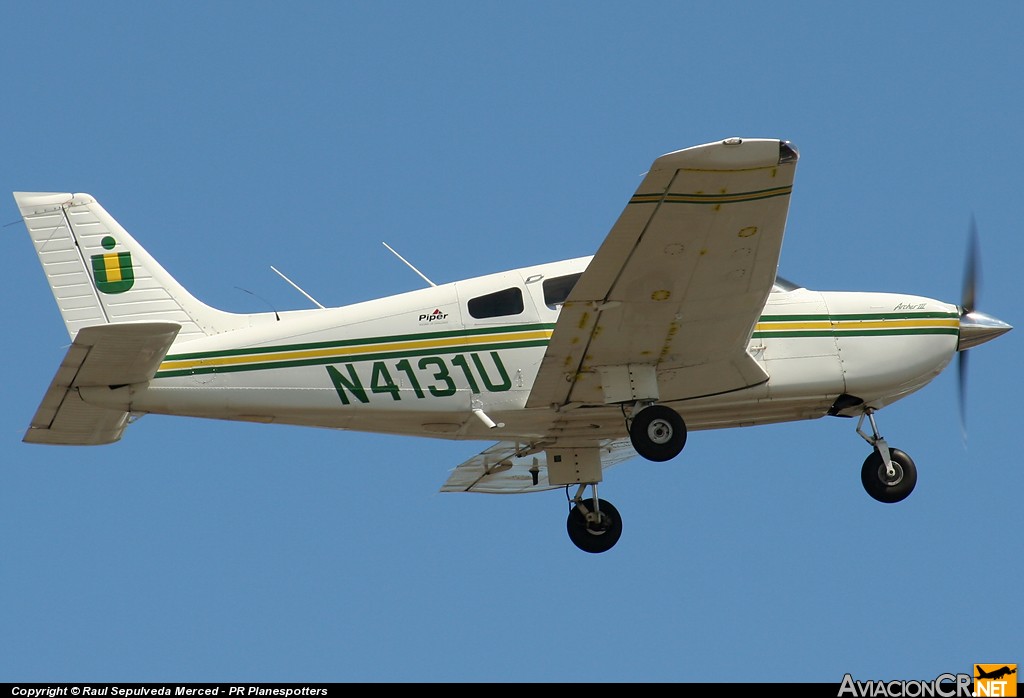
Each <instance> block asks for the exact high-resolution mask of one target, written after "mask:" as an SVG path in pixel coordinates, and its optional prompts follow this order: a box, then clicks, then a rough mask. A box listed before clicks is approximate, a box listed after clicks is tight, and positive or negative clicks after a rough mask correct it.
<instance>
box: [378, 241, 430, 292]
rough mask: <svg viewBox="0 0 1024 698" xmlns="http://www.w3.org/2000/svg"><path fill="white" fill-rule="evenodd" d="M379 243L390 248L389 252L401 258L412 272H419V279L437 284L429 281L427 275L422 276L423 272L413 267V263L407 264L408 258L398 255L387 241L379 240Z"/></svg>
mask: <svg viewBox="0 0 1024 698" xmlns="http://www.w3.org/2000/svg"><path fill="white" fill-rule="evenodd" d="M381 244H382V245H384V247H386V248H388V249H389V250H391V254H393V255H395V256H396V257H398V258H399V259H400V260H402V261H403V262H404V263H405V266H407V267H409V268H410V269H412V270H413V271H414V272H416V273H417V274H419V275H420V278H421V279H423V280H424V281H426V282H427V283H428V284H430V285H431V286H437V284H435V283H434V282H433V281H431V280H430V279H428V278H427V277H425V276H423V272H421V271H420V270H419V269H417V268H416V267H414V266H413V265H411V264H409V262H408V260H406V258H405V257H403V256H402V255H400V254H398V253H397V252H395V251H394V250H393V249H392V248H391V245H389V244H388V243H386V242H381Z"/></svg>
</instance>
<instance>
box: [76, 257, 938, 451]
mask: <svg viewBox="0 0 1024 698" xmlns="http://www.w3.org/2000/svg"><path fill="white" fill-rule="evenodd" d="M589 260H590V258H589V257H583V258H577V259H573V260H567V261H563V262H555V263H551V264H546V265H539V266H535V267H528V268H524V269H520V270H514V271H509V272H503V273H499V274H492V275H488V276H483V277H477V278H474V279H469V280H466V281H460V282H455V283H451V284H445V285H441V286H436V287H430V288H424V289H421V290H417V291H412V292H409V293H404V294H400V295H397V296H392V297H389V298H383V299H379V300H373V301H367V302H364V303H358V304H355V305H350V306H346V307H340V308H328V309H317V310H302V311H291V312H284V313H280V314H274V313H261V314H257V315H252V316H250V319H251V320H250V324H251V326H250V327H248V328H246V329H240V330H234V331H232V332H227V333H222V334H216V335H212V336H209V337H202V338H199V339H191V340H190V341H186V342H180V341H179V342H176V343H175V344H174V345H173V346H172V348H171V350H170V352H169V353H168V355H167V356H166V358H165V359H164V361H163V363H162V364H161V366H160V369H159V371H158V372H157V374H156V376H155V377H154V379H153V380H152V381H150V382H149V384H148V385H134V386H125V387H124V388H122V389H120V390H110V389H107V388H95V389H82V390H81V394H82V397H83V399H84V400H85V401H86V402H89V403H91V404H94V405H97V406H105V407H115V408H117V409H124V410H127V411H130V412H134V413H154V414H168V415H180V416H191V417H207V418H216V419H229V420H239V421H253V422H264V423H271V422H273V423H280V424H294V425H304V426H318V427H327V428H335V429H351V430H358V431H372V432H379V433H393V434H409V435H417V436H432V437H438V438H450V439H488V438H494V437H499V438H502V439H520V440H523V441H530V440H533V439H539V438H541V437H542V436H543V435H544V434H545V433H550V431H551V429H552V427H553V426H554V428H555V429H556V431H558V432H559V433H561V434H563V435H564V436H565V437H566V438H569V437H571V436H573V435H575V434H581V435H582V434H586V433H587V432H591V431H597V430H598V429H601V430H605V433H607V435H609V436H612V437H622V436H625V434H626V426H625V424H624V422H623V419H622V411H621V407H620V405H617V404H603V403H596V404H587V405H574V406H572V407H571V408H567V409H562V410H559V411H554V410H550V409H524V408H525V404H526V401H527V398H528V396H529V394H530V390H531V388H532V386H533V383H534V379H535V377H536V375H537V372H538V368H539V366H540V362H541V359H542V358H543V356H544V351H545V347H546V346H547V343H548V340H549V339H550V337H551V335H552V332H553V330H554V327H555V321H556V320H557V319H558V315H559V312H560V309H561V301H562V300H564V297H563V298H561V299H560V300H559V302H558V303H551V302H549V301H550V300H551V299H550V298H546V297H545V290H544V289H545V286H544V282H545V281H546V280H551V279H567V280H569V281H570V282H571V281H572V280H573V279H574V275H576V274H579V273H581V272H582V271H583V270H584V269H585V268H586V266H587V264H588V262H589ZM570 288H571V286H570ZM566 293H567V291H566ZM502 294H506V295H505V296H503V295H502ZM512 295H515V296H516V298H517V299H518V298H521V302H519V301H518V300H514V301H513V302H512V303H511V305H509V306H508V307H507V308H506V307H505V306H503V305H502V303H504V302H506V301H507V297H506V296H512ZM480 299H485V300H484V301H483V302H482V301H481V300H480ZM495 299H496V300H495ZM488 303H490V304H491V305H487V304H488ZM492 306H493V307H492ZM506 311H508V312H506ZM481 315H484V316H485V317H479V316H481ZM957 334H958V311H957V308H956V306H954V305H950V304H947V303H942V302H939V301H935V300H932V299H928V298H922V297H918V296H912V295H906V294H888V293H861V292H858V293H848V292H818V291H811V290H807V289H803V288H797V289H793V290H788V287H783V286H780V285H776V287H775V289H774V290H773V292H772V293H771V295H770V297H769V299H768V302H767V304H766V306H765V308H764V310H763V312H762V313H761V316H760V319H759V320H758V322H757V324H756V327H755V328H754V331H753V334H752V336H751V339H750V342H749V346H748V352H749V353H750V355H751V356H753V357H754V359H755V360H756V361H757V362H758V363H759V364H760V365H761V366H762V368H763V369H764V370H765V372H766V373H767V375H768V376H769V379H768V380H767V382H764V383H761V384H759V385H755V386H752V387H748V388H745V389H742V390H737V391H733V392H729V393H726V394H721V395H695V396H686V397H685V398H683V399H679V400H672V399H671V397H668V398H667V399H665V402H666V404H670V405H672V407H674V408H675V409H677V410H678V411H679V412H680V414H682V415H683V417H684V418H685V419H686V422H687V426H688V428H690V429H691V430H700V429H710V428H722V427H732V426H742V425H751V424H766V423H772V422H781V421H791V420H800V419H813V418H817V417H821V416H823V415H825V414H828V413H829V410H830V409H833V406H834V405H835V404H836V400H837V398H838V397H839V396H841V395H852V396H856V397H857V398H859V399H860V400H862V401H863V404H868V405H871V406H874V407H876V408H880V407H882V406H884V405H885V404H888V403H891V402H893V401H895V400H897V399H899V398H901V397H903V396H905V395H908V394H910V393H911V392H914V391H915V390H918V389H919V388H921V387H923V386H924V385H926V384H927V383H928V382H929V381H930V380H931V379H932V378H934V377H935V376H936V375H938V373H939V372H941V370H942V369H943V368H944V367H945V366H946V365H947V364H948V363H949V361H950V359H951V358H952V356H953V355H954V354H955V352H956V348H957ZM666 359H667V360H669V361H670V360H671V357H666ZM684 389H685V387H684ZM669 390H670V391H671V390H672V387H671V385H669ZM678 394H681V395H685V392H680V393H678ZM474 410H477V411H479V412H482V413H483V414H484V415H486V416H487V417H488V418H489V419H490V420H491V423H492V424H497V425H501V426H497V427H494V428H492V427H491V426H489V424H488V423H487V422H486V421H485V420H484V419H481V418H478V417H479V415H478V414H477V412H474Z"/></svg>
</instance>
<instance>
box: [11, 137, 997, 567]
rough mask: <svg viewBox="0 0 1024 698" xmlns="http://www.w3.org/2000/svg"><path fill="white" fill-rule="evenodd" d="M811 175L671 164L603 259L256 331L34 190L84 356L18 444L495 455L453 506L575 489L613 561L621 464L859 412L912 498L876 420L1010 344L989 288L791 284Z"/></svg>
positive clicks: (729, 146) (677, 159)
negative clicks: (449, 445) (982, 293)
mask: <svg viewBox="0 0 1024 698" xmlns="http://www.w3.org/2000/svg"><path fill="white" fill-rule="evenodd" d="M797 160H798V152H797V149H796V148H795V147H794V146H793V145H792V144H791V143H789V142H788V141H781V140H777V139H764V138H728V139H725V140H722V141H718V142H715V143H708V144H705V145H699V146H695V147H692V148H686V149H683V150H678V151H675V152H672V153H668V154H667V155H663V156H661V157H659V158H657V159H656V160H655V161H654V163H653V164H652V165H651V168H650V170H649V171H648V172H647V173H646V174H645V175H644V177H643V180H642V181H641V183H640V185H639V187H638V188H637V190H636V193H635V194H634V195H633V196H632V198H631V199H629V201H628V202H627V204H626V206H625V210H624V211H623V212H622V214H621V216H620V217H619V218H618V220H617V221H616V222H615V225H614V226H613V227H612V229H611V232H610V233H609V234H608V236H607V237H606V238H605V240H604V242H603V243H602V244H601V246H600V247H599V248H598V250H597V252H596V253H595V254H594V255H592V256H589V257H580V258H577V259H570V260H566V261H561V262H552V263H548V264H540V265H537V266H532V267H526V268H523V269H515V270H512V271H506V272H503V273H496V274H490V275H487V276H480V277H477V278H471V279H467V280H465V281H457V282H454V283H447V284H443V285H436V284H433V283H432V282H430V286H429V287H427V288H423V289H420V290H415V291H411V292H407V293H402V294H399V295H395V296H391V297H387V298H381V299H377V300H371V301H367V302H362V303H357V304H354V305H349V306H344V307H337V308H325V307H322V306H320V307H318V308H313V309H303V310H292V311H287V312H265V313H254V314H238V313H229V312H224V311H221V310H217V309H214V308H212V307H210V306H208V305H206V304H204V303H202V302H201V301H199V300H197V299H196V298H195V297H194V296H192V295H191V294H190V293H189V292H188V291H187V290H185V288H183V287H182V286H181V285H180V284H179V283H178V282H176V281H175V280H174V279H173V278H172V277H171V275H170V274H169V273H168V272H167V271H165V270H164V268H163V267H162V266H161V265H160V264H159V263H158V262H157V261H156V260H155V259H153V257H151V256H150V255H149V254H148V253H147V252H146V251H145V249H143V247H142V246H141V245H139V244H138V243H137V242H136V241H135V240H134V239H133V238H132V237H131V236H130V235H129V234H128V232H127V231H125V229H124V228H122V227H121V226H120V225H119V224H118V223H117V222H116V221H115V220H114V219H113V218H112V217H111V216H110V215H109V214H108V213H107V212H106V211H105V210H104V209H103V208H102V207H101V206H100V204H99V203H98V202H97V201H96V199H94V198H93V197H92V196H89V195H87V194H67V193H25V192H17V193H15V194H14V198H15V200H16V201H17V204H18V207H19V208H20V210H21V214H22V216H23V218H24V220H25V225H26V226H27V228H28V231H29V233H30V235H31V238H32V241H33V243H34V245H35V249H36V252H37V253H38V256H39V260H40V262H41V263H42V267H43V271H44V272H45V274H46V278H47V279H48V281H49V284H50V287H51V289H52V291H53V295H54V297H55V298H56V301H57V305H58V307H59V309H60V312H61V314H62V316H63V318H64V322H65V324H66V326H67V330H68V332H69V333H70V335H71V339H72V343H71V345H70V348H69V349H68V351H67V354H66V356H65V358H64V360H63V361H62V363H61V365H60V367H59V368H58V370H57V374H56V376H55V377H54V379H53V382H52V383H51V384H50V387H49V389H48V390H47V391H46V393H45V394H44V396H43V399H42V402H41V404H40V405H39V408H38V410H37V411H36V413H35V415H34V417H33V418H32V420H31V425H30V427H29V428H28V431H27V433H26V434H25V437H24V440H25V441H27V442H31V443H41V444H83V445H84V444H106V443H111V442H114V441H117V440H119V439H120V438H121V436H122V434H123V432H124V430H125V428H126V426H127V425H128V424H129V423H130V422H131V421H133V420H134V419H135V418H137V417H139V416H141V415H146V414H165V415H181V416H191V417H203V418H211V419H226V420H240V421H249V422H260V423H275V424H292V425H305V426H315V427H328V428H335V429H343V430H355V431H366V432H376V433H384V434H402V435H416V436H423V437H435V438H444V439H466V440H496V441H497V443H494V444H493V445H491V446H490V447H489V448H487V449H486V450H484V451H483V452H481V453H480V454H479V455H477V456H475V457H473V458H470V459H469V460H467V461H466V462H464V463H462V464H461V465H459V466H457V467H455V468H454V469H453V470H452V471H451V473H450V476H449V477H448V480H447V482H445V483H444V485H443V486H442V488H441V489H442V491H444V492H486V493H499V494H502V493H524V492H536V491H541V490H549V489H555V488H563V487H564V488H565V492H566V497H567V499H568V502H569V514H568V521H567V529H568V533H569V538H570V539H571V540H572V542H573V543H574V544H575V545H576V546H577V547H578V548H580V549H581V550H583V551H586V552H590V553H600V552H604V551H607V550H609V549H610V548H611V547H612V546H613V545H615V543H616V541H618V539H619V536H620V534H621V532H622V520H621V518H620V517H619V513H618V511H616V509H615V507H613V506H612V505H611V504H610V503H609V502H607V501H605V500H604V499H601V498H599V497H598V484H599V483H600V482H601V481H602V475H603V470H604V469H605V468H609V467H611V466H614V465H616V464H618V463H621V462H623V461H625V460H627V459H630V458H634V457H636V456H640V457H642V458H645V459H647V460H651V461H668V460H671V459H673V458H675V457H676V456H677V455H679V453H680V452H681V451H682V450H683V447H684V445H685V443H686V440H687V434H688V432H690V431H698V430H702V429H717V428H725V427H739V426H750V425H758V424H769V423H778V422H787V421H793V420H809V419H815V418H818V417H822V416H825V415H833V416H841V417H857V418H859V421H858V423H857V428H856V431H857V433H858V434H859V435H860V436H861V437H862V438H863V439H865V441H867V442H868V443H869V444H870V446H871V449H872V450H871V452H870V455H869V456H868V457H867V459H866V460H865V461H864V464H863V466H862V469H861V479H862V482H863V485H864V488H865V489H866V490H867V493H868V494H869V495H870V496H871V497H873V498H875V499H876V500H879V501H881V502H890V503H891V502H897V501H900V500H902V499H904V498H905V497H907V496H908V495H909V494H910V493H911V491H912V490H913V488H914V485H915V483H916V481H917V469H916V466H915V465H914V462H913V460H911V458H910V457H909V456H908V455H907V454H906V453H904V452H903V451H901V450H899V449H896V448H891V447H890V446H889V445H888V443H887V442H886V440H885V439H883V438H882V437H881V436H880V435H879V432H878V428H877V426H876V423H875V416H874V415H875V413H876V412H877V411H878V410H879V409H881V408H882V407H885V406H886V405H889V404H891V403H892V402H894V401H896V400H899V399H900V398H903V397H905V396H907V395H909V394H911V393H913V392H914V391H916V390H918V389H920V388H922V387H924V386H925V385H926V384H928V383H929V382H930V381H931V380H932V379H934V378H935V377H936V376H938V375H939V373H940V372H941V371H942V370H943V369H944V368H945V367H946V366H947V365H948V364H949V363H950V362H951V360H952V358H953V356H954V355H956V354H957V352H961V355H960V358H961V361H960V365H961V371H962V370H963V368H962V367H963V365H964V364H963V354H962V352H965V351H966V350H968V349H970V348H971V347H974V346H977V345H979V344H981V343H983V342H986V341H988V340H990V339H992V338H994V337H997V336H999V335H1001V334H1003V333H1004V332H1006V331H1008V330H1010V329H1011V327H1010V325H1008V324H1006V323H1004V322H1001V321H999V320H997V319H995V318H993V317H990V316H988V315H985V314H984V313H981V312H978V311H977V310H975V308H974V290H973V282H971V283H965V293H964V299H963V301H962V303H961V304H960V305H953V304H950V303H945V302H942V301H938V300H933V299H931V298H923V297H919V296H912V295H908V294H905V293H895V294H891V293H857V292H821V291H814V290H810V289H806V288H802V287H800V286H797V285H795V284H792V283H789V282H787V281H785V280H784V279H782V278H780V277H778V276H777V272H778V266H779V255H780V251H781V248H782V238H783V232H784V229H785V225H786V218H787V215H788V211H789V201H790V194H791V192H792V189H793V178H794V174H795V172H796V165H797ZM971 257H973V255H971ZM403 261H405V260H403ZM411 266H412V265H410V267H411ZM412 268H413V270H414V271H415V270H416V269H415V267H412ZM275 271H276V270H275ZM421 276H422V274H421ZM968 276H969V278H973V273H971V274H969V275H968ZM424 279H426V277H424ZM286 280H287V278H286ZM427 281H428V282H429V279H427ZM299 290H301V289H299ZM310 298H311V297H310ZM317 305H318V306H319V303H318V304H317ZM961 399H962V398H961ZM865 419H866V420H867V422H868V426H869V429H868V430H866V429H865V424H864V422H865Z"/></svg>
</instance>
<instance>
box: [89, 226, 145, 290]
mask: <svg viewBox="0 0 1024 698" xmlns="http://www.w3.org/2000/svg"><path fill="white" fill-rule="evenodd" d="M100 244H102V245H103V249H105V250H112V249H114V246H115V245H116V244H117V240H115V239H114V238H112V237H110V236H109V235H108V236H107V237H105V238H103V242H102V243H100ZM92 275H93V277H94V278H95V279H96V288H98V289H99V290H100V291H102V292H103V293H124V292H125V291H127V290H128V289H130V288H131V287H132V285H134V284H135V274H134V272H132V253H131V252H109V253H107V254H94V255H93V256H92Z"/></svg>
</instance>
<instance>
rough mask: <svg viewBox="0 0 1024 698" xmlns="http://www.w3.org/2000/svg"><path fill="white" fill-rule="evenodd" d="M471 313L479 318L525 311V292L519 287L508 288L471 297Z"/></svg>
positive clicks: (469, 305)
mask: <svg viewBox="0 0 1024 698" xmlns="http://www.w3.org/2000/svg"><path fill="white" fill-rule="evenodd" d="M466 305H467V306H468V307H469V314H470V315H472V316H473V317H475V318H476V319H478V320H482V319H484V318H489V317H499V316H501V315H518V314H519V313H521V312H523V308H524V306H523V292H522V290H521V289H519V288H506V289H505V290H504V291H498V292H497V293H488V294H487V295H486V296H477V297H476V298H471V299H470V300H469V303H467V304H466Z"/></svg>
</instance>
